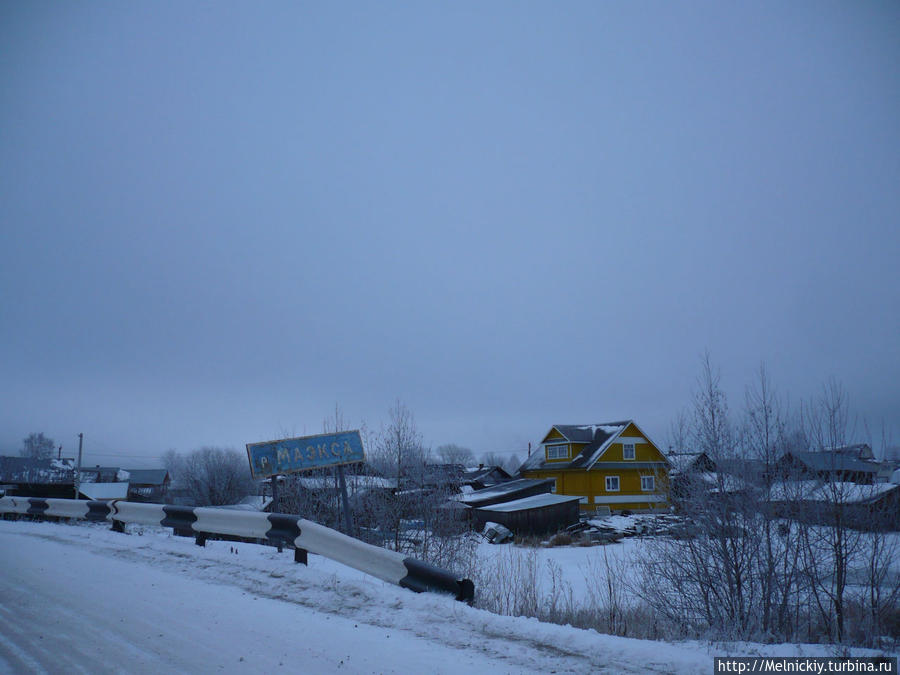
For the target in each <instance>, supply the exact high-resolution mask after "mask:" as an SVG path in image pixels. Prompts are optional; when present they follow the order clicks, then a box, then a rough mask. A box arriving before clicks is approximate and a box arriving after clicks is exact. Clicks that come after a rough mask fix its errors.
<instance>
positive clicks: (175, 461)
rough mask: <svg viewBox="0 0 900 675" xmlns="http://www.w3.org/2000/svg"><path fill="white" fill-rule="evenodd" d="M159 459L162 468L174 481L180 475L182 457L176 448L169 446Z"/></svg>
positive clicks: (182, 462)
mask: <svg viewBox="0 0 900 675" xmlns="http://www.w3.org/2000/svg"><path fill="white" fill-rule="evenodd" d="M159 460H160V462H162V465H163V468H164V469H165V470H166V471H167V472H168V473H169V478H170V479H171V480H172V482H173V483H174V482H176V481H177V480H178V479H179V477H180V475H181V470H182V465H183V464H184V458H183V457H182V456H181V455H180V454H178V451H177V450H175V449H174V448H169V449H168V450H166V451H165V452H164V453H163V454H162V456H161V457H160V458H159Z"/></svg>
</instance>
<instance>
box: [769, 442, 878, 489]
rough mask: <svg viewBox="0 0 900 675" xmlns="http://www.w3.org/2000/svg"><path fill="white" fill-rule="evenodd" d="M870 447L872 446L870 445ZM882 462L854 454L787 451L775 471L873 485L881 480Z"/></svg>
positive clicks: (793, 476)
mask: <svg viewBox="0 0 900 675" xmlns="http://www.w3.org/2000/svg"><path fill="white" fill-rule="evenodd" d="M866 447H868V446H866ZM878 472H879V465H878V464H877V463H875V462H869V461H864V460H862V459H859V458H858V456H854V455H853V454H852V453H845V452H840V451H832V450H823V451H819V452H787V453H785V454H784V455H783V456H782V457H781V459H779V460H778V462H777V464H776V468H775V473H776V474H777V475H778V476H780V477H782V478H789V479H799V480H812V479H819V480H824V481H849V482H851V483H860V484H864V485H870V484H872V483H875V482H877V478H878Z"/></svg>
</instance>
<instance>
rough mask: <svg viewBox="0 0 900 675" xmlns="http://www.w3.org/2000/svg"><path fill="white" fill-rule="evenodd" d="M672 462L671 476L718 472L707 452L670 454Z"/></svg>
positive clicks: (668, 455)
mask: <svg viewBox="0 0 900 675" xmlns="http://www.w3.org/2000/svg"><path fill="white" fill-rule="evenodd" d="M666 456H667V457H668V458H669V462H671V470H670V474H671V476H672V477H673V478H674V477H675V476H676V475H679V474H686V473H705V472H712V471H715V470H716V463H715V462H714V461H712V460H711V459H710V458H709V455H707V454H706V453H705V452H670V453H668V454H667V455H666Z"/></svg>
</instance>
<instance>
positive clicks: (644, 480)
mask: <svg viewBox="0 0 900 675" xmlns="http://www.w3.org/2000/svg"><path fill="white" fill-rule="evenodd" d="M655 489H656V478H654V477H653V476H641V490H643V491H644V492H653V491H654V490H655Z"/></svg>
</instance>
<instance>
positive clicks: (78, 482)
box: [75, 434, 84, 499]
mask: <svg viewBox="0 0 900 675" xmlns="http://www.w3.org/2000/svg"><path fill="white" fill-rule="evenodd" d="M82 441H84V434H78V464H76V465H75V499H78V494H79V492H80V491H81V443H82Z"/></svg>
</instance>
